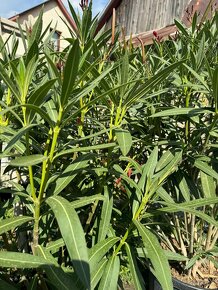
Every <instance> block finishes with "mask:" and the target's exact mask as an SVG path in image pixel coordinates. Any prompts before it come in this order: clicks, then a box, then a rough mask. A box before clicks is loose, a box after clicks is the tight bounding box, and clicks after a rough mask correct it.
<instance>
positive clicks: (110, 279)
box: [98, 256, 120, 290]
mask: <svg viewBox="0 0 218 290" xmlns="http://www.w3.org/2000/svg"><path fill="white" fill-rule="evenodd" d="M119 272H120V259H119V257H118V256H112V257H110V259H109V261H108V262H107V265H106V267H105V271H104V273H103V276H102V279H101V281H100V284H99V288H98V290H106V289H110V290H117V281H118V276H119Z"/></svg>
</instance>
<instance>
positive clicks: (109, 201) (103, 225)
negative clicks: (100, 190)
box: [98, 186, 113, 242]
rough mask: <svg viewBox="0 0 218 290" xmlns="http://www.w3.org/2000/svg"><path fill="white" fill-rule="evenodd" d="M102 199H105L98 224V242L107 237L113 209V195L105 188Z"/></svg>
mask: <svg viewBox="0 0 218 290" xmlns="http://www.w3.org/2000/svg"><path fill="white" fill-rule="evenodd" d="M104 198H105V199H104V201H103V206H102V210H101V216H100V223H99V232H98V242H100V241H102V240H104V239H105V237H106V236H107V233H108V230H109V226H110V222H111V214H112V209H113V195H112V193H111V191H110V189H109V188H108V187H107V186H105V187H104Z"/></svg>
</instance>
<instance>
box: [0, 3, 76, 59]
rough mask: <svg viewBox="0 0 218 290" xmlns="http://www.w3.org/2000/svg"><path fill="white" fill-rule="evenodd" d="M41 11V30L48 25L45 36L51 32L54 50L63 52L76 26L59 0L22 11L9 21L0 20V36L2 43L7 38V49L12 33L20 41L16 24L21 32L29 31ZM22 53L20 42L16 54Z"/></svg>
mask: <svg viewBox="0 0 218 290" xmlns="http://www.w3.org/2000/svg"><path fill="white" fill-rule="evenodd" d="M42 9H43V28H42V29H43V30H45V29H46V27H47V26H48V25H49V24H50V29H49V31H48V32H47V34H48V33H49V32H51V31H53V36H52V45H53V46H54V49H55V50H58V51H59V50H63V49H64V48H65V47H66V46H67V45H68V42H67V41H66V38H69V37H71V33H70V31H69V30H71V31H76V25H75V23H74V21H73V19H72V18H71V16H70V15H69V13H68V11H67V10H66V8H65V6H64V4H63V2H62V1H61V0H48V1H46V2H44V3H42V4H40V5H37V6H35V7H32V8H30V9H28V10H26V11H23V12H21V13H19V14H17V15H15V16H13V17H11V18H9V19H4V18H0V34H1V35H2V38H3V40H4V41H6V40H7V39H8V38H9V41H8V43H9V47H10V42H11V41H12V38H11V37H10V35H11V34H12V33H14V34H15V35H16V36H17V37H18V39H20V32H19V27H18V24H17V22H19V24H20V25H21V27H22V28H23V30H24V31H25V30H26V28H27V29H31V28H32V26H33V25H34V23H35V22H36V20H37V17H38V15H39V13H40V11H41V10H42ZM23 51H24V48H23V45H22V41H21V39H20V41H19V48H18V54H20V55H21V54H22V53H23Z"/></svg>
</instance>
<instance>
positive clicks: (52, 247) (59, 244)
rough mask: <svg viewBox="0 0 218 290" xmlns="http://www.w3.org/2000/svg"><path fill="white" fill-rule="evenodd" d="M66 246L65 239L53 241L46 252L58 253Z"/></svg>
mask: <svg viewBox="0 0 218 290" xmlns="http://www.w3.org/2000/svg"><path fill="white" fill-rule="evenodd" d="M63 246H65V242H64V240H63V239H58V240H56V241H52V242H50V243H49V244H48V245H47V246H46V250H47V251H50V252H51V253H56V252H57V251H58V250H59V249H60V247H63Z"/></svg>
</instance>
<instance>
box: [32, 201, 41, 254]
mask: <svg viewBox="0 0 218 290" xmlns="http://www.w3.org/2000/svg"><path fill="white" fill-rule="evenodd" d="M39 218H40V201H39V200H38V199H36V200H35V211H34V227H33V247H32V251H33V254H34V255H36V248H37V246H38V241H39Z"/></svg>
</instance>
